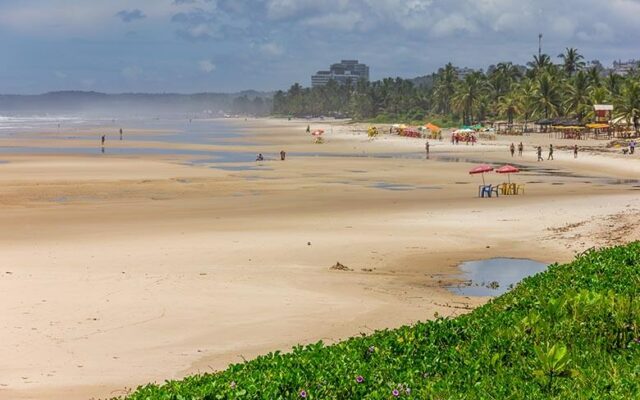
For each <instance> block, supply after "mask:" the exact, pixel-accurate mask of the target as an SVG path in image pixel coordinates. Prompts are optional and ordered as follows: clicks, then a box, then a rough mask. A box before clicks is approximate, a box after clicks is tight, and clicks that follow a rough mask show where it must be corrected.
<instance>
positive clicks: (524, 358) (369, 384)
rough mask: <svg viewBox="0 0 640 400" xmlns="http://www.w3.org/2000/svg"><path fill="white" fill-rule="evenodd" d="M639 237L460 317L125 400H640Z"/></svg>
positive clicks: (309, 350)
mask: <svg viewBox="0 0 640 400" xmlns="http://www.w3.org/2000/svg"><path fill="white" fill-rule="evenodd" d="M639 294H640V243H633V244H630V245H627V246H622V247H617V248H612V249H607V250H602V251H593V252H589V253H587V254H584V255H582V256H581V257H579V258H577V259H576V260H575V261H574V262H573V263H571V264H568V265H554V266H551V267H550V268H549V270H548V271H547V272H545V273H542V274H538V275H536V276H534V277H531V278H528V279H526V280H525V281H524V282H523V283H522V284H520V285H518V286H517V287H516V288H515V289H514V290H512V291H511V292H510V293H507V294H505V295H503V296H500V297H498V298H496V299H495V300H493V301H491V302H490V303H488V304H487V305H485V306H483V307H480V308H478V309H476V310H475V311H473V312H472V313H470V314H468V315H465V316H462V317H458V318H456V319H443V318H439V319H437V320H434V321H430V322H426V323H418V324H416V325H414V326H407V327H402V328H399V329H395V330H388V331H382V332H378V333H375V334H373V335H371V336H363V337H358V338H353V339H350V340H347V341H345V342H342V343H339V344H336V345H333V346H328V347H327V346H324V345H323V344H322V343H317V344H313V345H310V346H306V347H302V346H300V347H296V348H295V349H294V350H293V352H292V353H289V354H282V353H279V352H276V353H272V354H269V355H266V356H263V357H259V358H257V359H256V360H253V361H250V362H247V363H244V364H238V365H234V366H231V367H230V368H229V369H227V370H226V371H224V372H220V373H217V374H207V375H200V376H193V377H189V378H186V379H184V380H182V381H175V382H167V383H166V384H165V385H163V386H156V385H148V386H145V387H141V388H139V389H138V390H137V391H136V392H135V393H133V394H132V395H131V396H129V399H131V400H155V399H158V400H160V399H162V400H183V399H184V400H186V399H203V400H205V399H300V398H303V397H306V398H308V399H390V398H402V399H445V398H447V399H448V398H453V399H522V398H526V399H547V398H557V399H600V398H607V399H632V398H640V299H639V298H638V296H639Z"/></svg>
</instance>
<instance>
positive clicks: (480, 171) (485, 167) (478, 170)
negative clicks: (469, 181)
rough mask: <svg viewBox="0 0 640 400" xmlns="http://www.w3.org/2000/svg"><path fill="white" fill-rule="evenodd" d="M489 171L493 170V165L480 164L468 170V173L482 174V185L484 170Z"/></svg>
mask: <svg viewBox="0 0 640 400" xmlns="http://www.w3.org/2000/svg"><path fill="white" fill-rule="evenodd" d="M491 171H493V167H492V166H491V165H487V164H482V165H478V166H477V167H474V168H472V169H471V171H469V175H476V174H482V184H483V185H484V184H485V183H484V174H485V172H491Z"/></svg>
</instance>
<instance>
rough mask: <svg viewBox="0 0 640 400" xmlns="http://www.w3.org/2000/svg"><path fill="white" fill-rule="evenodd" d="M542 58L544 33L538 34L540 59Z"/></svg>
mask: <svg viewBox="0 0 640 400" xmlns="http://www.w3.org/2000/svg"><path fill="white" fill-rule="evenodd" d="M540 58H542V33H540V34H538V59H540Z"/></svg>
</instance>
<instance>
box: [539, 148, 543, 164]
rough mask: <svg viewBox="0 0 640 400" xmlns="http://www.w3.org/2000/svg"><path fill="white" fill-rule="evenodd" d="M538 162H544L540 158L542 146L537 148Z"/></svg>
mask: <svg viewBox="0 0 640 400" xmlns="http://www.w3.org/2000/svg"><path fill="white" fill-rule="evenodd" d="M538 161H544V158H542V146H538Z"/></svg>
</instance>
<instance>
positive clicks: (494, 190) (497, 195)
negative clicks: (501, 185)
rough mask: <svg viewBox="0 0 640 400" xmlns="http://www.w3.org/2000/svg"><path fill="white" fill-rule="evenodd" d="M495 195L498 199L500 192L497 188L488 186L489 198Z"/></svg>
mask: <svg viewBox="0 0 640 400" xmlns="http://www.w3.org/2000/svg"><path fill="white" fill-rule="evenodd" d="M492 193H495V194H496V197H500V191H499V190H498V186H491V185H489V197H492V196H491V194H492Z"/></svg>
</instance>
